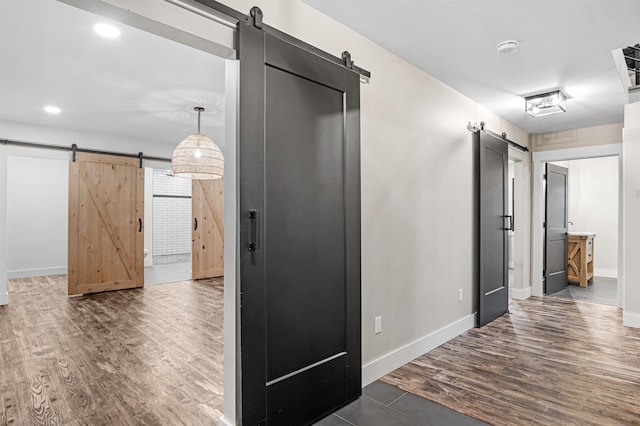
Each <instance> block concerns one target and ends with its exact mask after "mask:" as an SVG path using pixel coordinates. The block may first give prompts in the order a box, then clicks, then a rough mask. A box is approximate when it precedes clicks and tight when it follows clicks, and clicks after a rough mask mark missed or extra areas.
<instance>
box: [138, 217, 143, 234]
mask: <svg viewBox="0 0 640 426" xmlns="http://www.w3.org/2000/svg"><path fill="white" fill-rule="evenodd" d="M138 232H142V219H140V218H138Z"/></svg>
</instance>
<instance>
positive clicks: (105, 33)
mask: <svg viewBox="0 0 640 426" xmlns="http://www.w3.org/2000/svg"><path fill="white" fill-rule="evenodd" d="M93 30H94V31H95V32H96V33H98V34H99V35H101V36H102V37H105V38H118V37H119V36H120V30H119V29H118V28H116V27H114V26H113V25H111V24H96V25H94V26H93Z"/></svg>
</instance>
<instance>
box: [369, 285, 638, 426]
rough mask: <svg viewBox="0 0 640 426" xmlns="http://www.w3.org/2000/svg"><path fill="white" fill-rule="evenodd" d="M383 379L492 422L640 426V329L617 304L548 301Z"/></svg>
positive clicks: (522, 306) (523, 304) (520, 309)
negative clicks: (629, 323)
mask: <svg viewBox="0 0 640 426" xmlns="http://www.w3.org/2000/svg"><path fill="white" fill-rule="evenodd" d="M510 311H511V314H510V315H505V316H503V317H501V318H499V319H497V320H496V321H494V322H492V323H491V324H489V325H487V326H485V327H483V328H480V329H473V330H470V331H468V332H466V333H464V334H463V335H461V336H458V337H457V338H455V339H453V340H451V341H449V342H447V343H445V344H444V345H442V346H440V347H439V348H437V349H435V350H433V351H431V352H429V353H427V354H425V355H423V356H421V357H419V358H417V359H416V360H414V361H412V362H410V363H409V364H406V365H405V366H403V367H401V368H399V369H398V370H395V371H393V372H392V373H390V374H389V375H387V376H385V377H383V378H382V379H381V380H382V381H384V382H386V383H388V384H391V385H394V386H397V387H398V388H400V389H402V390H405V391H407V392H410V393H413V394H416V395H419V396H422V397H424V398H426V399H429V400H432V401H435V402H437V403H440V404H442V405H444V406H446V407H449V408H451V409H454V410H456V411H459V412H462V413H465V414H467V415H469V416H472V417H475V418H477V419H480V420H483V421H485V422H487V423H490V424H494V425H607V426H608V425H638V424H640V330H638V329H632V328H626V327H624V326H622V314H621V311H620V310H619V309H618V308H616V307H613V306H606V305H597V304H593V303H585V302H576V301H573V300H568V299H561V298H553V297H545V298H531V299H529V300H526V301H513V302H512V303H511V305H510Z"/></svg>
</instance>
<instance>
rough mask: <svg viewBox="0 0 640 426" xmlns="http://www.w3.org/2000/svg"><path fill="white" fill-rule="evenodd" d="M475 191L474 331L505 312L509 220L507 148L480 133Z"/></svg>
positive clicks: (477, 139)
mask: <svg viewBox="0 0 640 426" xmlns="http://www.w3.org/2000/svg"><path fill="white" fill-rule="evenodd" d="M475 135H476V142H477V145H476V146H477V149H478V150H479V152H478V161H479V163H478V175H479V176H478V190H479V203H478V204H479V214H478V225H479V226H478V229H479V250H478V251H479V265H478V269H479V270H478V273H479V285H478V290H479V291H478V296H477V297H478V300H477V303H478V306H477V308H478V327H482V326H483V325H485V324H487V323H489V322H491V321H493V320H494V319H496V318H498V317H499V316H501V315H503V314H504V313H506V312H507V311H508V310H509V281H508V269H507V268H508V258H507V255H508V247H507V243H508V240H507V231H508V230H509V229H510V228H511V226H512V223H513V222H512V220H513V218H512V217H511V216H509V215H508V211H507V188H508V185H507V178H508V170H507V167H508V160H509V154H508V146H507V144H506V143H505V141H504V140H502V139H499V138H497V137H495V136H493V135H492V134H490V133H488V132H485V131H481V132H477V133H476V134H475Z"/></svg>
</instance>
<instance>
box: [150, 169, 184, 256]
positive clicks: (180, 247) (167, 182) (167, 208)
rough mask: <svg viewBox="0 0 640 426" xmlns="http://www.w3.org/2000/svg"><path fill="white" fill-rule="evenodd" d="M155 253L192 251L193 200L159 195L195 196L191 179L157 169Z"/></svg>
mask: <svg viewBox="0 0 640 426" xmlns="http://www.w3.org/2000/svg"><path fill="white" fill-rule="evenodd" d="M153 194H154V198H153V255H154V256H166V255H176V254H188V253H191V199H190V198H161V197H155V195H179V196H189V197H190V196H191V179H185V178H179V177H171V176H167V170H154V171H153Z"/></svg>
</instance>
